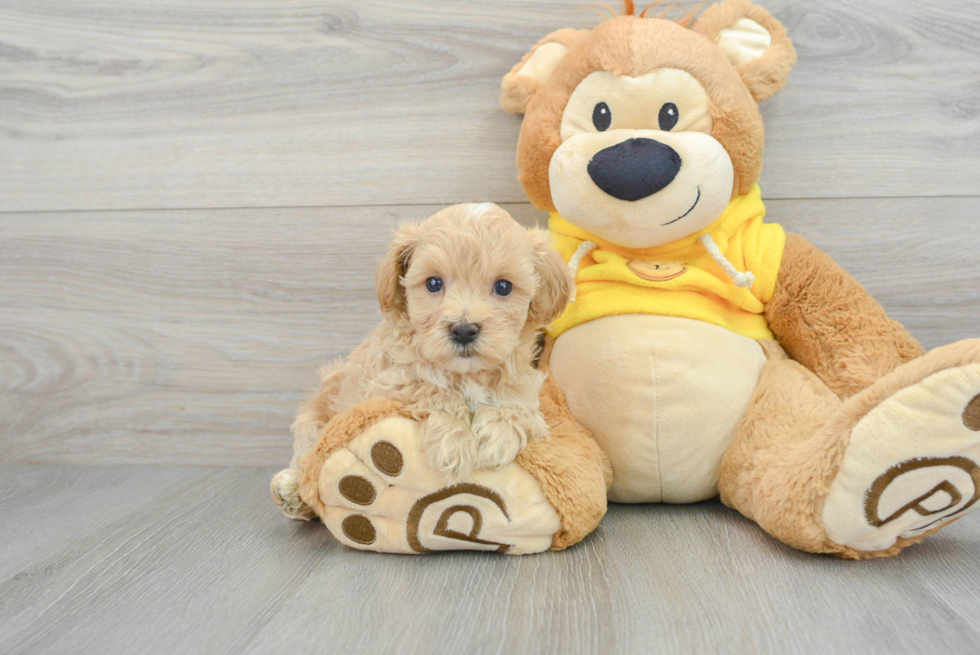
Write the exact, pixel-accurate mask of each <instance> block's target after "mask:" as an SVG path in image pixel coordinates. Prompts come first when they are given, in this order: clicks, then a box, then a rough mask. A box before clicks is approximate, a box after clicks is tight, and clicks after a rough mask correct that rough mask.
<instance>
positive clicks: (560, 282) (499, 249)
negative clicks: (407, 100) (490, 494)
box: [273, 203, 572, 518]
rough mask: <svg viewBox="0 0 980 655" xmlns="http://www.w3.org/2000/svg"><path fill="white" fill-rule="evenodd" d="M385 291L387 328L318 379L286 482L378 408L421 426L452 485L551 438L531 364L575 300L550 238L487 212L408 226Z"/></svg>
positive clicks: (461, 210)
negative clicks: (470, 334)
mask: <svg viewBox="0 0 980 655" xmlns="http://www.w3.org/2000/svg"><path fill="white" fill-rule="evenodd" d="M431 278H439V279H440V280H441V281H442V288H441V289H440V290H438V291H432V290H431V289H430V288H428V287H427V284H426V283H427V281H428V280H430V279H431ZM500 280H506V281H508V282H510V283H511V285H512V291H511V292H510V293H509V294H506V295H501V294H500V293H498V292H497V290H495V286H496V283H497V282H498V281H500ZM377 288H378V301H379V303H380V305H381V310H382V312H383V313H384V320H383V321H382V322H381V324H380V325H379V326H378V327H377V328H375V329H374V331H373V332H371V334H370V336H369V337H368V339H367V341H365V342H364V343H363V344H361V345H360V346H359V347H358V348H357V349H355V350H354V351H353V352H352V353H351V355H350V356H349V357H347V358H346V359H343V360H339V361H337V362H335V363H333V364H332V365H330V366H328V367H327V368H325V369H324V370H323V371H321V377H322V381H323V382H322V385H321V387H320V390H319V391H318V392H317V393H316V395H315V396H314V397H313V398H312V399H311V400H310V401H309V402H308V403H307V404H306V405H305V406H304V407H303V409H302V410H301V411H300V414H299V416H298V417H297V419H296V421H295V423H294V424H293V434H294V436H295V442H294V451H295V454H294V456H293V460H292V463H291V469H292V470H293V475H292V476H290V475H288V474H287V475H286V478H289V479H293V478H298V477H299V473H298V470H299V468H300V462H301V460H302V458H303V455H304V454H305V453H306V452H307V451H308V450H309V449H310V448H311V447H312V446H313V445H314V444H315V443H316V441H317V439H318V437H319V435H320V432H321V431H322V430H323V428H324V425H325V424H326V422H327V421H328V420H329V418H330V417H332V416H334V415H336V414H338V413H340V412H343V411H345V410H348V409H350V408H351V407H353V406H354V405H356V404H358V403H360V402H363V401H364V400H367V399H368V398H372V397H378V396H381V397H386V398H391V399H393V400H397V401H400V402H402V403H405V404H406V405H408V406H409V408H410V411H411V414H412V415H413V416H414V417H415V418H417V419H418V420H420V421H421V422H422V432H421V434H422V445H423V447H424V450H425V452H426V455H427V458H428V460H429V462H430V463H431V464H432V466H433V467H434V468H436V469H437V470H439V471H442V472H445V473H446V475H447V477H448V478H449V479H450V480H454V479H460V478H463V477H466V476H467V475H468V474H469V473H470V472H471V471H473V470H475V469H480V468H496V467H500V466H503V465H505V464H508V463H509V462H511V461H512V460H513V459H514V458H515V457H516V456H517V455H518V454H519V453H520V452H521V451H522V450H523V449H524V447H525V446H526V445H527V443H529V442H532V441H535V440H540V439H544V438H545V437H547V435H548V428H547V425H546V423H545V420H544V417H543V416H542V415H541V412H540V410H539V406H538V393H539V391H540V389H541V384H542V382H543V380H544V374H543V373H541V372H540V371H538V370H536V369H535V368H534V367H533V365H532V362H533V359H534V356H535V349H536V345H537V344H536V342H537V335H538V333H539V331H540V330H541V328H542V327H544V326H545V325H547V324H548V323H550V322H551V321H553V320H554V319H555V318H556V317H557V316H558V315H559V314H560V313H561V312H562V311H563V310H564V308H565V305H566V303H567V302H568V296H569V293H570V292H571V289H572V278H571V273H570V272H569V271H568V269H567V267H566V266H565V265H564V263H563V262H562V260H561V257H560V256H559V255H558V253H557V252H556V251H555V250H554V249H553V248H552V246H551V242H550V235H549V234H548V233H547V232H545V231H542V230H527V229H525V228H523V227H521V226H520V225H519V224H518V223H517V222H516V221H514V219H512V218H511V217H510V215H509V214H508V213H507V212H506V211H504V210H503V209H501V208H500V207H498V206H496V205H493V204H490V203H485V204H464V205H454V206H452V207H448V208H446V209H444V210H442V211H440V212H438V213H436V214H435V215H433V216H431V217H430V218H428V219H427V220H425V221H423V222H422V223H418V224H406V225H403V226H401V228H400V229H399V230H398V232H397V234H396V236H395V239H394V242H393V243H392V245H391V247H390V248H389V250H388V253H387V255H386V257H385V259H384V261H383V262H382V264H381V266H380V267H379V268H378V272H377ZM464 324H470V325H475V326H478V329H479V332H478V333H477V336H476V338H475V339H474V340H473V341H472V342H469V343H465V344H461V343H459V342H458V341H457V340H454V338H453V333H452V328H453V327H454V326H459V325H464ZM285 481H286V480H284V482H285ZM274 486H275V485H274ZM273 491H274V492H275V489H274V490H273ZM274 495H275V494H274ZM280 506H281V507H283V510H284V511H286V509H287V508H286V503H284V504H281V505H280ZM293 513H294V514H297V516H296V518H307V517H306V516H303V515H302V511H299V512H293ZM287 514H289V512H287Z"/></svg>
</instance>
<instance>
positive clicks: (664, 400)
mask: <svg viewBox="0 0 980 655" xmlns="http://www.w3.org/2000/svg"><path fill="white" fill-rule="evenodd" d="M549 362H550V368H551V372H552V374H553V375H554V376H555V379H556V380H557V381H558V383H559V384H560V385H561V387H562V389H563V390H564V392H565V395H566V397H567V400H568V406H569V409H570V410H571V412H572V415H573V416H574V417H575V418H576V419H577V420H578V421H579V422H580V423H582V424H583V425H584V426H585V427H587V428H588V429H589V430H591V431H592V434H593V436H594V437H595V439H596V441H597V442H598V443H599V446H600V447H601V448H602V449H603V450H604V451H605V452H606V454H607V455H608V456H609V459H610V461H611V462H612V466H613V483H612V487H611V488H610V489H609V499H610V500H613V501H616V502H625V503H644V502H668V503H689V502H695V501H699V500H704V499H706V498H711V497H713V496H715V495H717V493H718V472H719V468H720V466H721V460H722V457H723V456H724V454H725V450H726V449H727V448H728V446H729V444H731V442H732V440H733V439H734V437H735V434H736V431H737V429H738V426H739V424H740V423H741V421H742V418H743V417H744V416H745V410H746V408H747V407H748V404H749V401H750V400H751V398H752V394H753V393H754V392H755V389H756V386H757V385H758V383H759V376H760V375H761V374H762V369H763V367H764V366H765V363H766V358H765V355H763V352H762V348H761V347H760V346H759V343H758V342H757V341H755V340H754V339H749V338H747V337H743V336H741V335H739V334H736V333H734V332H731V331H730V330H726V329H725V328H722V327H718V326H716V325H712V324H710V323H705V322H703V321H696V320H692V319H687V318H677V317H672V316H652V315H646V314H629V315H622V316H608V317H605V318H600V319H597V320H594V321H589V322H588V323H583V324H581V325H578V326H576V327H574V328H572V329H570V330H568V331H567V332H565V333H563V334H562V335H561V336H560V337H558V339H557V340H556V341H555V344H554V349H553V350H552V352H551V357H550V360H549Z"/></svg>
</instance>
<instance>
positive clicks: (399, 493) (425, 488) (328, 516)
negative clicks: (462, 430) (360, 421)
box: [318, 418, 561, 555]
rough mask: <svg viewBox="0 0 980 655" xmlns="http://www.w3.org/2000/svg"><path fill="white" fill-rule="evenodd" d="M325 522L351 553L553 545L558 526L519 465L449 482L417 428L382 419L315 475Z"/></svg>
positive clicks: (519, 549)
mask: <svg viewBox="0 0 980 655" xmlns="http://www.w3.org/2000/svg"><path fill="white" fill-rule="evenodd" d="M318 491H319V495H320V500H321V502H322V503H323V504H324V506H325V509H324V511H323V513H322V514H321V518H322V519H323V522H324V524H325V525H326V526H327V528H329V529H330V532H331V533H332V534H333V535H334V536H335V537H336V538H337V539H338V540H340V541H341V542H343V543H345V544H347V545H348V546H351V547H353V548H359V549H362V550H375V551H380V552H387V553H428V552H431V551H438V550H484V551H492V552H498V553H507V554H511V555H519V554H525V553H536V552H541V551H544V550H547V549H548V548H549V547H551V543H552V539H553V537H554V534H555V533H556V532H557V531H558V530H559V529H560V527H561V522H560V520H559V518H558V515H557V513H556V512H555V510H554V508H553V507H552V506H551V505H550V503H549V502H548V501H547V499H546V498H545V496H544V494H543V493H542V491H541V487H540V485H539V484H538V482H537V481H536V480H535V479H534V478H533V477H532V476H531V475H530V474H529V473H528V472H527V471H525V470H524V469H523V468H521V467H520V466H518V465H517V464H516V463H513V462H512V463H511V464H508V465H507V466H505V467H503V468H501V469H498V470H495V471H477V472H475V473H473V474H472V475H470V476H469V477H467V478H465V479H464V480H462V481H459V482H453V483H450V482H449V481H447V480H446V478H445V476H444V475H443V474H441V473H440V472H438V471H436V470H434V469H433V468H432V467H431V466H430V465H429V463H428V461H427V460H426V457H425V454H424V453H423V451H422V448H421V445H420V443H419V439H418V424H417V423H416V422H414V421H411V420H409V419H405V418H388V419H384V420H382V421H380V422H378V423H377V424H375V425H374V426H372V427H370V428H368V429H367V430H365V431H364V432H363V433H362V434H360V435H359V436H357V437H355V438H354V439H353V440H352V441H351V442H350V443H348V444H347V446H346V447H345V448H341V449H340V450H337V451H336V452H334V453H333V454H332V455H331V456H330V457H329V458H327V460H326V462H325V463H324V464H323V468H322V469H321V471H320V476H319V486H318Z"/></svg>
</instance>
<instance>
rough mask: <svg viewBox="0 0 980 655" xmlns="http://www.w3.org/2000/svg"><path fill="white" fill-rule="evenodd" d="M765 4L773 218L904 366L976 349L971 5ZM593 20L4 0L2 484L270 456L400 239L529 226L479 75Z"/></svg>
mask: <svg viewBox="0 0 980 655" xmlns="http://www.w3.org/2000/svg"><path fill="white" fill-rule="evenodd" d="M682 4H684V5H685V6H693V4H694V3H690V2H685V3H682ZM763 4H764V5H765V6H766V7H767V8H768V9H769V10H770V11H771V12H772V13H773V14H774V15H776V16H777V17H778V18H780V19H781V20H782V21H783V22H784V23H785V24H786V26H787V27H788V28H789V30H790V33H791V36H792V38H793V39H794V41H795V43H796V45H797V48H798V50H799V54H800V62H799V65H798V67H797V69H796V71H795V72H794V74H793V77H792V78H791V80H790V84H789V86H788V87H787V88H786V89H785V90H784V91H783V92H782V93H781V94H779V95H777V96H776V97H775V98H773V99H772V100H770V101H768V102H767V103H765V104H764V105H763V115H764V117H765V118H766V121H767V128H768V137H767V157H766V169H765V172H764V175H763V180H762V186H763V193H764V196H765V197H767V198H768V199H770V202H769V215H770V217H771V219H772V220H775V221H779V222H782V223H784V224H785V225H786V226H787V227H788V228H790V229H793V230H796V231H799V232H802V233H803V234H804V235H805V236H807V237H809V238H810V239H811V240H813V241H814V242H815V243H817V244H818V245H820V246H821V247H823V248H824V249H825V250H827V251H828V252H830V253H831V254H832V255H833V256H834V257H836V258H837V259H838V260H839V261H840V262H841V263H842V264H844V265H845V266H846V267H848V268H849V269H850V270H851V271H852V272H853V273H854V274H855V275H856V276H857V278H858V279H859V280H860V281H861V282H863V283H864V284H865V285H866V286H867V287H868V288H869V289H870V290H871V291H872V292H873V293H874V294H875V295H876V297H878V298H879V299H880V300H881V301H882V303H883V304H884V305H885V306H886V308H887V309H889V311H890V312H891V313H892V314H893V316H894V317H895V318H897V319H899V320H901V321H903V322H904V323H905V324H906V325H908V326H909V328H910V329H911V330H912V332H913V333H914V334H915V335H916V336H917V337H918V338H920V339H921V340H922V342H923V343H924V344H925V345H927V346H929V347H933V346H937V345H941V344H944V343H948V342H950V341H953V340H956V339H959V338H964V337H970V336H980V254H978V253H980V223H978V219H980V40H978V38H977V36H976V35H977V34H980V3H977V2H975V1H974V0H942V1H939V0H900V1H896V0H863V1H862V2H860V3H855V2H851V1H848V0H763ZM595 6H596V3H594V2H592V1H591V0H562V1H561V2H557V1H555V2H544V1H534V2H527V1H524V0H506V1H497V0H494V1H493V2H488V1H486V0H460V1H458V2H452V3H444V2H436V1H435V0H390V1H380V0H363V1H360V2H340V1H338V0H328V1H325V2H324V1H318V2H312V1H302V0H276V1H275V2H272V1H258V0H256V1H254V2H247V3H244V2H234V3H231V2H224V1H221V0H167V2H160V3H145V2H141V1H140V0H87V1H86V2H78V1H77V0H0V461H8V462H18V463H168V464H212V465H222V464H237V465H267V464H270V463H273V464H274V463H278V462H283V461H285V460H286V458H287V457H288V453H289V448H290V445H289V437H288V425H289V423H290V421H291V417H292V414H293V412H294V410H295V408H296V406H297V405H298V404H299V402H300V401H301V400H302V397H303V395H304V393H305V391H306V390H307V389H308V388H309V387H310V386H311V385H312V384H313V383H314V380H315V376H314V370H315V368H316V367H317V366H318V365H319V364H320V363H322V362H324V361H326V360H327V359H329V358H331V357H334V356H337V355H341V354H343V353H345V352H346V351H348V350H349V349H350V348H351V347H353V346H354V345H356V344H357V343H358V342H359V341H360V339H361V338H362V336H363V335H364V333H365V332H366V331H367V330H368V329H370V327H372V326H373V324H374V323H375V322H376V321H377V320H378V315H377V308H376V303H375V301H374V296H373V293H374V292H373V268H374V266H375V263H376V261H377V258H378V257H379V256H380V254H381V252H382V249H383V247H384V244H385V242H386V240H387V238H388V234H389V231H390V230H391V228H392V227H394V226H395V225H396V224H397V222H398V221H399V220H404V219H408V218H419V217H423V216H425V215H426V214H428V213H431V212H432V211H433V210H434V209H436V208H437V207H439V206H441V205H442V204H446V203H451V202H461V201H484V200H490V201H494V202H498V203H506V206H507V207H508V209H510V210H511V211H512V212H513V213H514V215H515V216H517V217H518V218H520V219H521V220H522V221H524V222H527V223H529V224H530V223H535V222H540V221H542V216H541V214H540V212H537V211H536V210H534V209H533V208H531V207H530V206H529V205H527V204H526V202H525V199H524V195H523V192H522V190H521V188H520V186H519V185H518V184H517V182H516V180H515V170H514V164H513V158H514V146H515V142H516V137H517V132H518V130H519V125H520V121H519V119H518V118H516V117H514V116H510V115H508V114H505V113H504V112H503V111H502V110H500V109H499V107H498V106H497V103H496V97H497V92H498V91H497V89H498V85H499V80H500V77H501V76H502V75H503V74H504V73H505V72H506V71H507V70H508V69H509V68H510V66H511V65H512V64H513V63H514V62H515V61H517V60H518V59H519V58H520V57H521V55H522V54H523V53H524V52H525V51H526V50H527V49H528V48H529V47H530V46H531V45H532V44H533V43H534V42H535V41H536V40H537V39H538V38H540V37H541V36H543V35H544V34H546V33H548V32H549V31H551V30H553V29H557V28H559V27H565V26H577V27H588V26H590V25H593V24H595V22H596V21H597V20H598V16H597V15H596V14H595V13H594V12H590V11H587V10H588V9H590V8H594V7H595Z"/></svg>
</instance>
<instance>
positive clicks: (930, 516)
mask: <svg viewBox="0 0 980 655" xmlns="http://www.w3.org/2000/svg"><path fill="white" fill-rule="evenodd" d="M978 392H980V364H972V365H970V366H964V367H959V368H953V369H947V370H944V371H940V372H938V373H935V374H933V375H931V376H929V377H927V378H926V379H924V380H922V381H921V382H919V383H918V384H915V385H912V386H910V387H907V388H905V389H902V390H901V391H899V392H897V393H896V394H894V395H893V396H891V397H889V398H888V399H887V400H885V401H884V402H882V403H881V404H880V405H878V406H877V407H876V408H874V409H873V410H871V411H870V412H868V414H867V415H866V416H865V417H864V418H862V419H861V420H860V421H859V422H858V423H857V425H855V426H854V428H853V429H852V430H851V441H850V444H849V445H848V446H847V450H846V451H845V454H844V460H843V462H842V464H841V468H840V471H839V472H838V474H837V477H836V478H835V479H834V482H833V484H832V485H831V487H830V493H829V494H828V495H827V498H826V501H825V504H824V510H823V522H824V527H825V529H826V531H827V536H828V537H829V538H830V539H831V540H832V541H834V542H836V543H839V544H842V545H844V546H849V547H851V548H854V549H855V550H862V551H876V550H884V549H886V548H889V547H890V546H892V545H893V544H894V543H895V542H896V540H897V539H898V538H899V537H913V536H916V535H920V534H922V533H924V532H926V531H928V530H932V529H934V528H937V527H940V526H942V525H944V524H945V523H947V522H949V521H951V520H953V519H955V518H958V517H959V516H962V515H963V514H965V513H966V512H968V511H971V510H973V509H975V508H976V507H977V506H978V503H977V501H978V500H980V431H977V430H975V429H974V428H972V427H970V419H969V407H970V406H971V402H972V401H973V399H974V398H976V397H977V394H978Z"/></svg>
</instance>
